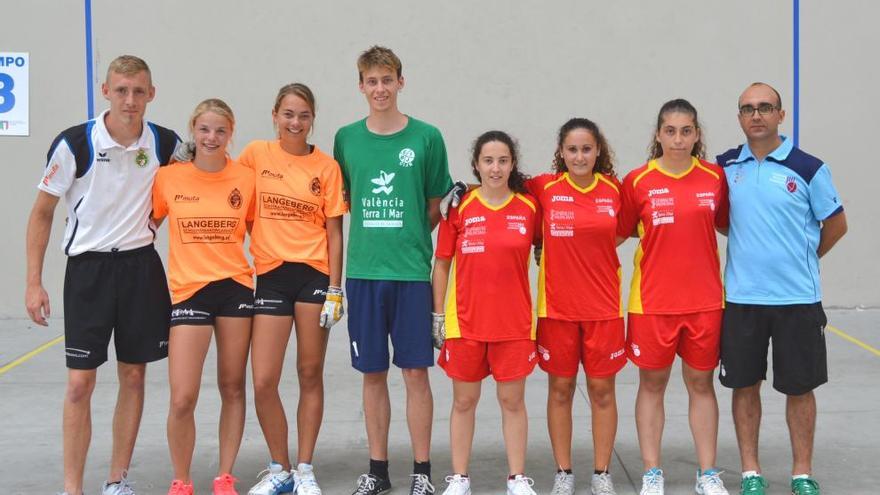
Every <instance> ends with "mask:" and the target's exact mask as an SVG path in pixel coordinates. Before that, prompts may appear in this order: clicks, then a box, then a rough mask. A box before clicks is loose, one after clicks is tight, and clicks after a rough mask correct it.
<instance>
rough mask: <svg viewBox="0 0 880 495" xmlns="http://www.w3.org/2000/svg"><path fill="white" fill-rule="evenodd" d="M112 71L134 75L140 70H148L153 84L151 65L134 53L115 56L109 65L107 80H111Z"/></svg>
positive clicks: (148, 75)
mask: <svg viewBox="0 0 880 495" xmlns="http://www.w3.org/2000/svg"><path fill="white" fill-rule="evenodd" d="M111 72H115V73H116V74H122V75H124V76H133V75H135V74H137V73H139V72H146V73H147V77H148V78H149V79H150V84H153V75H152V73H151V72H150V66H149V65H147V63H146V62H144V59H142V58H140V57H135V56H134V55H120V56H118V57H116V58H114V59H113V61H112V62H110V65H108V66H107V78H106V80H107V82H109V81H110V73H111Z"/></svg>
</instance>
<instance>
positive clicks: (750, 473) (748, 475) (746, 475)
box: [743, 471, 758, 479]
mask: <svg viewBox="0 0 880 495" xmlns="http://www.w3.org/2000/svg"><path fill="white" fill-rule="evenodd" d="M752 476H758V472H757V471H746V472H744V473H743V479H746V478H750V477H752Z"/></svg>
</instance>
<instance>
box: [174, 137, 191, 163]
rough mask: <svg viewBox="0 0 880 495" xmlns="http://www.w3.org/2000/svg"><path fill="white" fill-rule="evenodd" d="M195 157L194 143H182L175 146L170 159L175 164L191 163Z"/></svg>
mask: <svg viewBox="0 0 880 495" xmlns="http://www.w3.org/2000/svg"><path fill="white" fill-rule="evenodd" d="M195 157H196V143H195V141H184V142H182V143H180V144H178V145H177V148H175V149H174V153H173V154H172V155H171V158H172V159H173V160H174V161H175V162H181V163H182V162H191V161H193V158H195Z"/></svg>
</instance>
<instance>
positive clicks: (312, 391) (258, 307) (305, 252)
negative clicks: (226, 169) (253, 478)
mask: <svg viewBox="0 0 880 495" xmlns="http://www.w3.org/2000/svg"><path fill="white" fill-rule="evenodd" d="M314 118H315V97H314V95H313V93H312V91H311V90H310V89H309V88H308V87H307V86H305V85H304V84H299V83H295V84H288V85H286V86H284V87H282V88H281V89H280V90H279V92H278V96H277V97H276V98H275V106H274V107H273V109H272V119H273V121H274V123H275V127H276V129H277V131H278V138H277V139H275V140H271V141H254V142H252V143H250V144H248V145H247V146H246V147H245V149H244V150H243V151H242V153H241V155H240V156H239V160H240V161H241V163H242V165H244V166H246V167H249V168H251V169H253V172H254V175H255V177H256V190H257V198H258V204H257V211H256V219H255V221H254V232H253V238H252V240H251V245H250V249H251V254H253V256H254V265H255V266H256V271H257V290H256V295H255V302H254V315H255V316H254V331H253V344H252V349H251V366H252V367H253V379H254V401H255V404H256V409H257V416H258V418H259V420H260V426H261V427H262V429H263V436H264V437H265V438H266V443H267V445H268V447H269V454H270V456H271V461H270V463H269V468H268V469H267V471H266V473H265V476H263V477H262V479H260V481H259V482H258V483H257V484H256V485H255V486H254V487H253V488H251V490H250V492H249V494H250V495H276V494H278V493H288V492H291V491H292V490H295V491H296V493H297V494H298V495H320V493H321V489H320V487H319V486H318V483H317V480H316V479H315V475H314V472H313V470H312V457H313V454H314V451H315V444H316V442H317V439H318V431H319V430H320V428H321V421H322V418H323V414H324V356H325V354H326V352H327V339H328V336H329V332H328V331H327V330H329V329H330V327H331V326H332V325H333V324H334V323H336V322H337V321H339V319H340V318H341V317H342V298H343V296H342V289H341V288H340V287H341V281H342V280H341V279H342V214H343V213H345V212H346V210H347V208H346V205H345V202H344V201H343V198H342V173H341V171H340V168H339V164H338V163H336V161H335V160H334V159H333V158H331V157H330V156H328V155H326V154H324V153H323V152H322V151H321V150H320V149H318V147H317V146H315V145H313V144H309V142H308V140H307V139H308V136H309V134H310V133H311V130H312V124H313V122H314ZM294 325H295V327H296V350H297V355H296V368H297V378H298V380H299V404H298V407H297V440H298V442H297V467H296V470H294V469H292V468H291V464H290V456H289V453H288V449H287V417H286V416H285V413H284V407H283V405H282V402H281V397H280V395H279V393H278V384H279V382H280V380H281V369H282V366H283V362H284V354H285V351H286V349H287V342H288V340H289V339H290V332H291V327H292V326H294Z"/></svg>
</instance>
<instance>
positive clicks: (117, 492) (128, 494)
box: [101, 471, 135, 495]
mask: <svg viewBox="0 0 880 495" xmlns="http://www.w3.org/2000/svg"><path fill="white" fill-rule="evenodd" d="M127 476H128V471H123V472H122V479H121V480H119V481H118V482H116V483H109V482H107V481H105V482H104V486H103V487H101V495H135V493H134V489H133V488H132V487H131V485H133V484H134V483H133V482H131V481H128V478H127Z"/></svg>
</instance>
